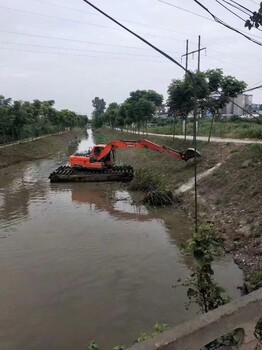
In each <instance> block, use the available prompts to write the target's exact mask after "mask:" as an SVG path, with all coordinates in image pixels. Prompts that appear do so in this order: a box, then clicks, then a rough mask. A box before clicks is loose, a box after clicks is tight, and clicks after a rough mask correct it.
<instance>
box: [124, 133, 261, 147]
mask: <svg viewBox="0 0 262 350" xmlns="http://www.w3.org/2000/svg"><path fill="white" fill-rule="evenodd" d="M125 132H128V133H131V132H130V131H128V130H125ZM135 134H139V135H143V136H146V135H150V136H160V137H172V138H173V135H165V134H154V133H151V132H148V133H146V134H143V133H141V132H140V133H138V132H135ZM175 138H176V139H180V140H184V139H185V136H184V135H175ZM186 139H187V140H193V136H192V135H187V137H186ZM197 140H198V141H205V142H207V141H208V136H197ZM210 141H211V142H219V143H237V144H255V143H258V144H262V140H252V139H231V138H223V137H211V139H210Z"/></svg>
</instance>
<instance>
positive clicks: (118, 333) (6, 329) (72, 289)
mask: <svg viewBox="0 0 262 350" xmlns="http://www.w3.org/2000/svg"><path fill="white" fill-rule="evenodd" d="M92 144H93V138H92V135H90V136H89V138H88V139H83V140H82V141H81V143H80V144H79V145H78V146H76V145H74V144H71V145H70V146H69V149H68V154H69V153H70V152H72V150H75V149H76V147H78V150H85V149H88V147H89V146H91V145H92ZM68 154H67V155H64V154H60V155H56V156H54V157H53V158H50V159H45V160H41V161H34V162H27V163H25V164H22V165H18V166H14V167H10V168H8V169H4V170H2V171H1V173H0V174H1V178H0V282H1V284H0V349H1V350H30V349H32V350H46V349H48V350H72V349H79V350H86V349H87V348H88V343H89V341H91V340H93V339H96V340H97V341H98V342H99V343H100V344H101V345H102V347H103V349H104V350H108V349H111V348H112V347H113V346H116V345H119V344H123V343H125V344H131V343H132V342H133V340H134V339H136V338H137V337H138V335H139V334H140V332H141V331H145V332H147V331H149V330H150V329H151V328H152V326H153V324H154V323H156V322H165V323H168V324H170V325H176V324H179V323H181V322H184V321H186V320H190V319H192V318H193V317H195V314H196V312H197V308H196V307H194V306H193V307H191V308H190V309H189V311H187V310H186V308H185V305H184V304H185V302H187V297H186V289H185V288H183V287H178V288H172V286H173V285H175V284H176V281H177V280H178V279H180V278H181V279H184V278H185V277H186V276H188V275H189V274H190V263H188V262H187V264H186V262H185V260H184V258H183V255H182V254H181V252H180V250H179V248H178V246H179V244H180V243H181V242H183V241H184V240H185V239H186V238H187V237H188V236H189V235H190V233H191V232H192V223H191V222H190V221H189V220H188V218H187V217H186V215H185V213H183V212H182V211H180V210H179V209H175V208H169V209H159V210H153V209H151V210H149V209H147V208H145V207H143V206H141V205H134V204H133V201H134V200H136V196H137V194H135V193H130V192H128V191H127V190H123V189H121V190H120V189H119V188H117V187H118V186H117V185H116V184H115V185H113V184H87V183H83V184H77V183H76V184H50V183H49V180H48V175H49V173H50V172H51V171H53V170H54V169H55V168H56V167H57V166H58V165H61V164H64V163H65V162H66V160H67V159H68V158H67V157H68ZM214 269H215V276H216V280H217V281H218V282H219V283H220V284H221V285H222V286H224V287H225V288H226V289H227V291H228V293H229V294H230V295H231V296H232V297H236V296H238V295H239V291H238V289H237V286H238V285H240V284H241V283H242V273H241V271H240V270H239V269H238V268H237V266H236V265H235V264H234V263H233V261H232V258H231V257H230V256H227V257H224V258H222V259H221V260H219V261H217V262H216V264H215V265H214Z"/></svg>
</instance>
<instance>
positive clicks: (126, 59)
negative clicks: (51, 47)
mask: <svg viewBox="0 0 262 350" xmlns="http://www.w3.org/2000/svg"><path fill="white" fill-rule="evenodd" d="M0 50H4V51H14V52H25V53H28V52H30V53H40V54H49V55H61V56H75V57H88V58H95V59H97V58H102V59H106V60H108V59H110V60H118V61H121V60H122V61H139V62H155V63H162V62H166V61H164V60H153V59H152V60H149V59H137V58H129V57H115V56H114V57H112V56H97V55H86V54H78V53H71V52H58V51H55V52H54V51H53V52H50V51H44V50H32V49H24V48H23V49H20V48H14V47H0Z"/></svg>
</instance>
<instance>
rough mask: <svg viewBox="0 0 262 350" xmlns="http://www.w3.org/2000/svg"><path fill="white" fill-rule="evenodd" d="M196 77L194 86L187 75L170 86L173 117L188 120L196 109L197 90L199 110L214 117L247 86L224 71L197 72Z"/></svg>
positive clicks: (170, 110) (170, 109)
mask: <svg viewBox="0 0 262 350" xmlns="http://www.w3.org/2000/svg"><path fill="white" fill-rule="evenodd" d="M194 77H195V82H196V84H195V85H194V86H193V84H192V81H191V79H189V76H188V75H185V77H184V79H183V80H176V79H175V80H173V81H172V82H171V84H170V85H169V87H168V100H167V105H168V108H169V114H170V115H171V116H174V115H175V114H179V115H180V116H181V117H182V119H184V120H185V121H186V120H187V117H188V115H189V113H190V112H192V111H193V109H194V89H195V88H196V92H195V93H196V96H197V100H198V108H199V109H201V110H206V111H209V112H211V113H212V115H213V116H214V115H218V114H219V110H220V109H222V108H223V107H224V106H225V105H226V104H227V103H228V102H229V101H230V99H231V98H234V97H237V95H238V94H240V93H242V92H243V91H244V90H245V88H246V86H247V84H246V83H245V82H244V81H240V80H237V79H236V78H235V77H232V76H230V75H227V76H225V75H224V74H223V70H222V69H211V70H208V71H206V72H197V73H196V74H195V75H194ZM195 86H196V87H195ZM185 135H186V130H185Z"/></svg>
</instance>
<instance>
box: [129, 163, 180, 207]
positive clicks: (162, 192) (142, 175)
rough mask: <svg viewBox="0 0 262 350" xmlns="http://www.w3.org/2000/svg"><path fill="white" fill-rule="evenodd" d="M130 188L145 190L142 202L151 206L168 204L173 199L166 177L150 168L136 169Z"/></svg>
mask: <svg viewBox="0 0 262 350" xmlns="http://www.w3.org/2000/svg"><path fill="white" fill-rule="evenodd" d="M130 189H131V190H134V191H143V192H145V193H146V196H145V198H144V199H143V203H145V204H149V205H152V206H162V205H170V204H172V203H173V201H174V200H173V194H172V190H171V187H170V186H169V184H168V182H167V181H166V179H165V178H164V177H163V176H159V174H156V173H154V172H153V171H152V170H151V169H145V168H141V169H138V170H137V171H136V172H135V177H134V180H133V181H132V183H131V186H130Z"/></svg>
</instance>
